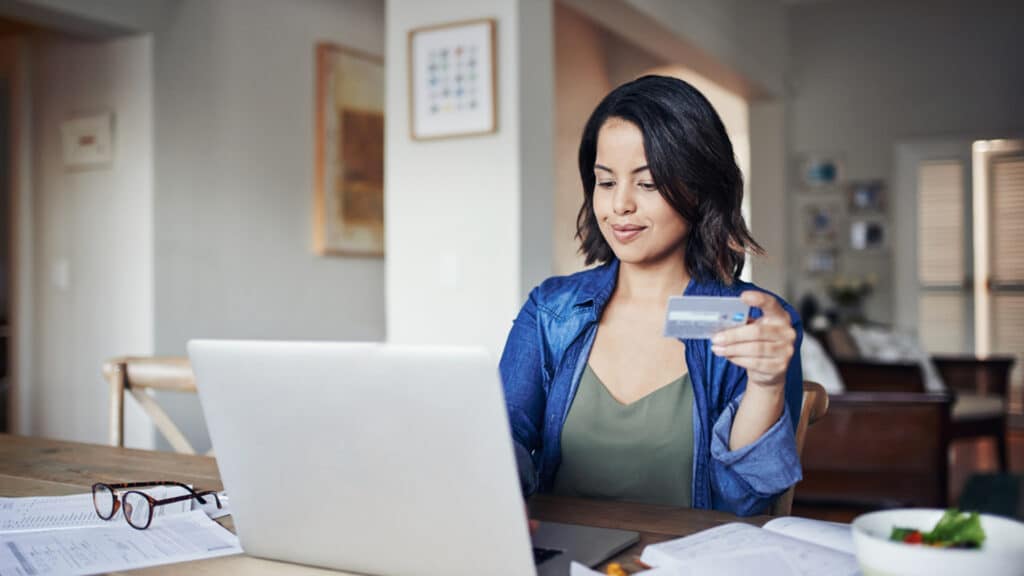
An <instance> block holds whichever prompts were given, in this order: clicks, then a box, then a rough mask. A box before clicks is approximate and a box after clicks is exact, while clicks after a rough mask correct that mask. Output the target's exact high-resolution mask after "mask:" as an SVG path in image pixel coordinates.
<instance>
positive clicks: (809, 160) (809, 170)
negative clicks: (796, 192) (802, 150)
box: [798, 154, 845, 189]
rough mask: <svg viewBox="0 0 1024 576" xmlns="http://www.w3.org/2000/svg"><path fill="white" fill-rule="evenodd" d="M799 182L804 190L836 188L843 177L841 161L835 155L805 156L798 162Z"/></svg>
mask: <svg viewBox="0 0 1024 576" xmlns="http://www.w3.org/2000/svg"><path fill="white" fill-rule="evenodd" d="M798 169H799V178H798V180H799V182H800V183H801V184H802V185H803V186H804V187H805V188H811V189H820V188H830V187H834V186H838V185H839V184H840V183H842V181H843V178H844V176H845V170H844V166H843V161H842V160H841V159H840V158H839V157H838V156H836V155H826V154H807V155H804V156H803V157H801V159H800V162H799V168H798Z"/></svg>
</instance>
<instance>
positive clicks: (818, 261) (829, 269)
mask: <svg viewBox="0 0 1024 576" xmlns="http://www.w3.org/2000/svg"><path fill="white" fill-rule="evenodd" d="M837 260H839V254H838V251H836V250H835V249H825V250H811V251H810V252H808V253H807V254H805V255H804V272H806V273H807V274H831V273H833V272H835V271H836V261H837Z"/></svg>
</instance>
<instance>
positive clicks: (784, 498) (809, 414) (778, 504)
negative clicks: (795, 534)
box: [771, 380, 828, 516]
mask: <svg viewBox="0 0 1024 576" xmlns="http://www.w3.org/2000/svg"><path fill="white" fill-rule="evenodd" d="M827 413H828V392H826V391H825V388H823V387H822V385H821V384H818V383H817V382H811V381H809V380H805V381H804V396H803V402H802V404H801V406H800V420H798V421H797V425H796V453H797V454H801V453H802V452H803V449H804V441H805V440H806V439H807V428H808V427H809V426H810V425H811V424H814V423H815V422H817V421H818V420H821V419H822V418H823V417H824V416H825V414H827ZM795 489H796V486H790V487H789V490H786V491H785V492H783V493H782V495H780V496H779V497H778V498H776V499H775V503H774V504H772V510H771V514H772V516H788V515H789V513H790V512H791V511H792V509H793V493H794V491H795Z"/></svg>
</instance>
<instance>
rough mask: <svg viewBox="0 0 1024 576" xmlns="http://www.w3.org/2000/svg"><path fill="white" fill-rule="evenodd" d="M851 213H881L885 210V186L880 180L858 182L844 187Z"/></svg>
mask: <svg viewBox="0 0 1024 576" xmlns="http://www.w3.org/2000/svg"><path fill="white" fill-rule="evenodd" d="M846 194H847V197H848V199H849V203H850V204H849V205H850V211H851V212H881V211H882V210H884V209H885V184H884V183H883V182H882V181H881V180H858V181H853V182H850V183H849V184H848V185H847V187H846Z"/></svg>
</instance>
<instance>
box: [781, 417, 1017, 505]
mask: <svg viewBox="0 0 1024 576" xmlns="http://www.w3.org/2000/svg"><path fill="white" fill-rule="evenodd" d="M1007 451H1008V459H1009V467H1010V471H1011V472H1013V473H1016V474H1024V420H1021V419H1016V420H1014V421H1013V423H1012V424H1011V427H1010V428H1009V429H1008V430H1007ZM996 471H997V465H996V452H995V443H994V442H993V441H991V440H975V441H971V440H958V441H957V442H956V443H954V444H953V448H952V451H951V453H950V466H949V502H951V503H955V502H957V501H958V500H959V499H960V492H961V491H962V490H963V489H964V485H965V484H966V483H967V479H968V478H970V476H971V474H979V473H986V472H996ZM799 492H800V486H799V485H797V493H798V494H799ZM862 512H864V511H863V510H853V509H847V508H811V507H802V506H798V505H794V506H793V515H795V516H806V517H808V518H820V519H822V520H833V521H836V522H849V521H851V520H853V518H854V517H856V516H857V515H858V514H860V513H862Z"/></svg>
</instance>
